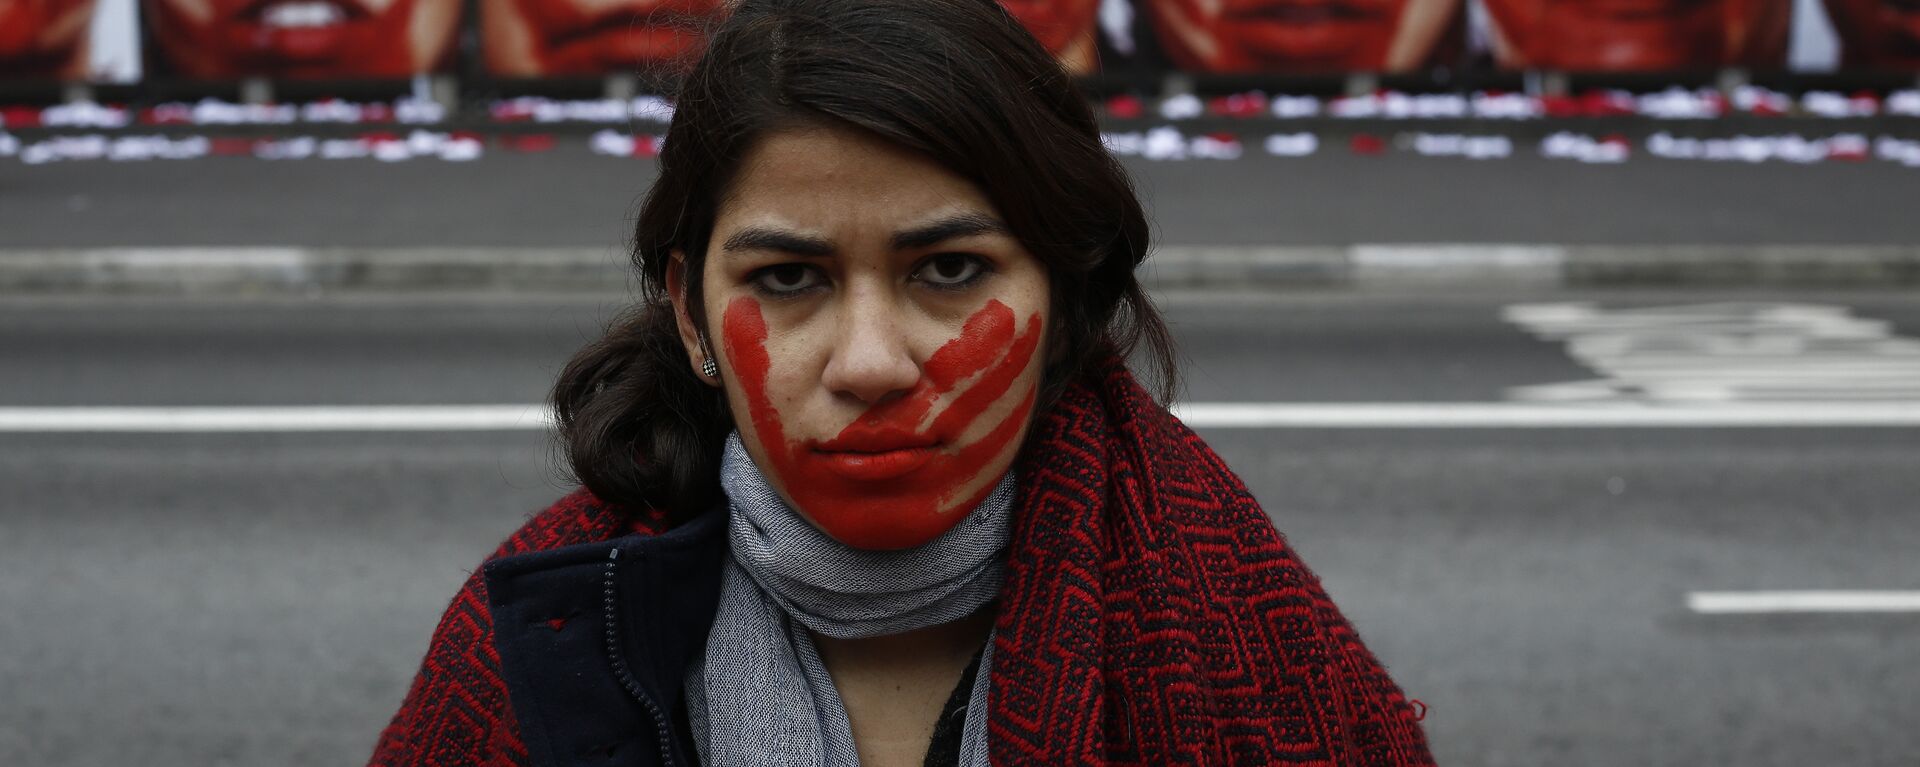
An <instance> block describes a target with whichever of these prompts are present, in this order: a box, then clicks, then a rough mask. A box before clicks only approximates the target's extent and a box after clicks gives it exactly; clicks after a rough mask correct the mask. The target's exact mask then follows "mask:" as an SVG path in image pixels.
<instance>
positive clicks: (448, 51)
mask: <svg viewBox="0 0 1920 767" xmlns="http://www.w3.org/2000/svg"><path fill="white" fill-rule="evenodd" d="M730 2H731V0H0V80H39V81H86V80H91V81H120V82H125V81H130V80H134V79H138V78H140V77H143V76H144V77H154V78H166V79H206V80H232V79H236V78H244V77H267V78H308V79H322V80H359V79H388V78H406V77H410V76H413V75H417V74H421V73H430V72H442V71H456V72H461V73H465V74H480V75H483V76H486V77H493V78H501V79H517V78H533V79H538V78H582V77H584V78H592V77H600V76H605V75H608V74H614V73H621V72H649V71H653V72H662V71H667V72H670V71H672V70H673V69H674V68H675V67H676V66H678V65H681V64H684V63H686V62H688V61H690V60H691V59H692V58H693V57H695V56H697V55H698V54H699V51H700V47H701V45H702V44H703V39H704V35H705V30H707V29H709V28H710V27H711V26H712V25H713V24H714V23H715V22H716V21H717V20H718V19H719V17H720V15H721V14H723V13H725V9H726V7H727V6H728V5H729V4H730ZM1001 4H1002V5H1003V6H1005V7H1006V8H1007V10H1008V11H1009V12H1010V13H1011V14H1012V15H1013V16H1014V17H1015V18H1016V19H1018V20H1019V21H1020V22H1021V23H1022V24H1023V25H1025V26H1026V28H1027V29H1028V30H1030V31H1031V32H1032V33H1033V35H1034V37H1035V38H1037V39H1038V40H1039V41H1040V43H1041V44H1042V45H1043V46H1045V47H1046V48H1047V50H1049V51H1051V52H1052V53H1053V54H1054V55H1055V56H1056V57H1058V58H1059V60H1060V62H1061V64H1062V65H1063V66H1064V67H1065V68H1066V69H1067V70H1069V71H1071V72H1073V73H1075V74H1083V75H1086V74H1097V73H1106V74H1115V75H1123V76H1137V77H1140V78H1141V79H1142V80H1143V81H1146V82H1151V81H1152V78H1153V77H1154V76H1156V75H1158V74H1160V73H1163V72H1167V71H1186V72H1192V73H1196V74H1209V75H1210V74H1250V75H1259V74H1273V75H1287V76H1292V75H1309V76H1311V75H1335V76H1337V75H1340V74H1342V73H1348V72H1385V73H1413V74H1418V73H1421V72H1439V71H1442V70H1446V71H1460V70H1468V71H1472V70H1481V71H1537V70H1550V71H1563V72H1573V73H1694V74H1698V73H1706V72H1713V71H1715V70H1720V69H1725V68H1742V69H1746V70H1749V71H1754V72H1771V71H1797V72H1842V73H1847V72H1875V71H1900V72H1916V71H1920V0H1001ZM467 8H472V9H473V10H474V12H473V13H471V14H467V13H465V12H464V10H465V9H467ZM463 38H464V39H466V40H468V41H469V43H468V44H465V45H456V41H457V40H461V39H463ZM457 57H458V60H456V59H457Z"/></svg>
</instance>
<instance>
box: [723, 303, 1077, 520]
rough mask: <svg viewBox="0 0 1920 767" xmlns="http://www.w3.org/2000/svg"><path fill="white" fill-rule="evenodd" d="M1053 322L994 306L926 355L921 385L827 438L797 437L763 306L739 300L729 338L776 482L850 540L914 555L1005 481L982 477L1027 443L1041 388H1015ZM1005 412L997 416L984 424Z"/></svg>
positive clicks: (798, 506)
mask: <svg viewBox="0 0 1920 767" xmlns="http://www.w3.org/2000/svg"><path fill="white" fill-rule="evenodd" d="M1043 324H1044V323H1043V322H1042V321H1041V318H1040V316H1039V315H1038V314H1035V315H1033V316H1031V317H1030V318H1028V319H1027V321H1026V322H1025V323H1024V327H1023V328H1016V318H1015V315H1014V313H1013V310H1012V309H1011V308H1009V307H1008V306H1007V305H1006V304H1003V303H1001V302H1000V301H998V300H989V301H988V302H987V304H986V306H984V307H982V308H981V309H980V310H979V311H977V312H975V313H974V314H973V315H972V316H971V317H969V318H968V319H967V322H966V324H965V326H964V327H963V328H962V329H961V332H960V334H959V336H957V337H955V338H954V339H952V340H950V341H948V342H947V343H946V344H944V345H942V346H941V347H940V349H939V350H938V351H936V352H935V353H934V354H933V355H932V356H930V357H929V358H928V359H927V360H926V362H925V363H924V364H923V365H922V375H921V379H920V381H919V382H918V384H916V385H915V386H914V388H913V389H912V390H910V391H906V392H904V393H903V394H902V395H901V396H899V397H896V398H893V399H888V400H886V401H883V402H880V403H878V404H876V405H874V406H873V407H871V408H869V409H868V410H867V411H866V412H865V413H863V414H861V415H860V416H859V417H858V418H856V419H855V420H854V422H853V423H851V424H848V425H847V426H846V427H844V428H843V429H842V430H841V431H840V432H839V433H838V434H836V435H834V436H832V437H830V438H825V439H811V438H805V437H798V438H796V436H795V435H788V434H787V430H786V425H785V424H784V422H783V420H782V417H781V414H780V412H779V411H778V409H777V408H776V407H775V405H774V403H773V400H772V398H771V397H770V396H769V394H768V391H767V376H768V372H769V370H770V369H771V367H772V364H773V363H772V359H771V357H770V356H769V354H768V352H767V348H766V342H767V323H766V320H765V319H764V317H763V316H762V314H761V308H760V304H759V302H758V301H756V300H754V299H752V298H746V297H742V298H737V299H734V301H733V302H732V303H730V304H729V305H728V307H727V310H726V313H725V317H724V327H723V333H722V337H723V338H724V348H725V351H726V358H727V360H728V363H729V365H730V366H731V368H732V369H733V370H735V371H736V373H737V375H738V376H739V378H740V382H739V383H740V386H741V388H742V389H743V390H744V395H745V398H746V401H747V406H748V411H749V412H748V413H747V416H748V418H747V421H748V423H749V424H750V425H751V431H750V433H749V434H745V435H743V436H745V437H746V438H748V439H749V440H751V441H753V442H757V443H758V444H759V446H760V448H761V452H763V453H764V455H765V456H766V459H765V460H766V462H767V464H768V465H767V466H763V467H762V468H763V469H764V470H765V471H766V473H767V476H768V479H769V480H770V481H772V482H773V484H774V486H775V487H778V488H779V489H780V490H781V492H783V493H784V494H785V495H786V496H787V498H788V499H789V500H790V501H792V503H793V505H794V508H795V510H796V511H798V512H800V513H801V515H803V516H805V517H806V518H807V519H809V520H811V521H812V522H813V523H814V524H815V525H817V526H819V527H820V529H821V530H823V531H825V532H826V533H827V534H828V535H831V536H833V537H834V538H835V539H836V540H839V541H840V542H842V543H845V544H847V545H849V546H854V547H858V548H865V549H904V548H912V547H915V546H919V545H921V544H924V543H926V542H928V541H930V540H933V539H934V538H935V537H937V536H939V535H940V534H941V533H944V532H946V531H947V530H948V529H951V528H952V526H953V525H954V524H955V523H956V522H958V521H959V519H960V518H961V517H962V516H964V512H965V510H967V509H971V508H973V507H974V506H977V505H979V503H980V502H981V501H982V500H984V499H985V498H986V496H987V494H988V493H989V492H991V491H992V489H993V485H994V481H995V480H997V479H998V477H981V476H979V475H980V474H981V472H982V469H983V467H985V466H986V465H988V464H989V462H991V461H992V460H994V459H996V458H1004V457H1005V453H1006V452H1007V451H1009V450H1014V449H1017V447H1018V445H1017V444H1015V438H1016V437H1017V436H1018V435H1019V434H1020V433H1021V430H1022V429H1023V428H1024V427H1025V425H1026V420H1027V416H1028V414H1029V413H1031V412H1032V410H1033V405H1034V398H1035V396H1036V392H1035V391H1032V390H1029V391H1025V392H1020V391H1016V390H1015V388H1014V384H1015V382H1016V381H1017V380H1019V379H1020V378H1021V377H1022V374H1023V373H1026V372H1027V369H1028V366H1029V365H1031V364H1032V362H1033V359H1034V357H1035V356H1036V355H1035V352H1036V350H1037V349H1038V348H1039V345H1040V337H1041V332H1042V326H1043ZM1016 397H1017V400H1015V398H1016ZM1009 402H1011V407H1008V404H1009ZM997 411H1004V414H1003V415H1000V416H999V417H998V420H995V421H992V422H991V423H985V422H982V418H983V417H984V416H985V415H986V414H987V413H990V412H997ZM746 431H748V430H747V429H745V428H743V432H746Z"/></svg>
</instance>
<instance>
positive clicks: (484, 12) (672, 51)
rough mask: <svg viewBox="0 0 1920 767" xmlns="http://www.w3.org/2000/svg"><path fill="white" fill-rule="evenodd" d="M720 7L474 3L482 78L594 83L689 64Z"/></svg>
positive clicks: (647, 0)
mask: <svg viewBox="0 0 1920 767" xmlns="http://www.w3.org/2000/svg"><path fill="white" fill-rule="evenodd" d="M724 6H725V2H724V0H480V38H481V40H480V43H481V49H482V51H483V52H484V55H485V57H486V62H487V71H488V72H491V73H493V74H495V75H498V76H502V77H543V76H552V75H583V76H596V75H605V74H610V73H615V72H632V71H635V70H645V69H656V68H661V67H671V66H674V65H677V64H681V63H683V62H691V60H692V58H693V57H694V56H696V55H698V53H699V48H700V45H701V42H702V41H703V40H704V39H705V33H704V31H703V30H705V28H706V27H707V26H708V25H709V24H711V23H713V22H714V21H715V16H717V15H718V14H719V13H720V12H721V10H722V9H723V7H724Z"/></svg>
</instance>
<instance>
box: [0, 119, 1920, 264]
mask: <svg viewBox="0 0 1920 767" xmlns="http://www.w3.org/2000/svg"><path fill="white" fill-rule="evenodd" d="M1253 138H1258V137H1257V136H1254V137H1253ZM1127 165H1128V168H1129V170H1130V171H1131V172H1132V173H1133V175H1134V176H1135V178H1136V180H1137V182H1138V185H1139V188H1140V191H1141V195H1142V197H1143V199H1145V200H1146V201H1147V203H1148V204H1149V205H1150V207H1151V209H1152V210H1153V211H1154V218H1155V225H1156V236H1157V237H1158V241H1159V242H1162V243H1170V244H1177V245H1338V244H1347V243H1393V242H1421V243H1429V242H1522V243H1555V244H1650V243H1651V244H1665V243H1679V244H1696V243H1699V244H1736V245H1737V244H1752V243H1760V244H1774V243H1796V244H1798V243H1815V244H1836V243H1853V244H1883V243H1910V242H1914V241H1916V240H1917V239H1920V217H1916V216H1912V215H1908V208H1909V207H1911V206H1910V205H1907V206H1903V205H1902V204H1901V202H1902V201H1910V200H1911V199H1912V198H1913V194H1914V190H1915V189H1916V188H1920V171H1916V170H1915V169H1913V168H1906V167H1901V166H1899V165H1897V164H1894V163H1889V162H1878V161H1876V162H1867V163H1826V164H1819V165H1791V164H1785V163H1770V164H1761V165H1745V164H1728V163H1701V162H1696V161H1675V160H1661V159H1657V158H1652V157H1644V156H1642V157H1636V158H1634V159H1633V160H1632V161H1630V162H1628V163H1625V164H1622V165H1617V166H1589V165H1582V164H1579V163H1575V162H1571V161H1564V160H1548V159H1543V158H1541V157H1539V156H1538V154H1537V153H1536V152H1535V151H1534V150H1533V149H1532V145H1531V144H1530V143H1528V142H1525V141H1522V142H1521V146H1520V151H1519V152H1518V153H1517V154H1516V155H1515V156H1514V157H1512V158H1510V159H1506V160H1498V161H1485V162H1476V161H1470V160H1463V159H1450V158H1421V157H1416V156H1405V155H1402V156H1394V157H1391V158H1382V157H1364V156H1355V155H1352V154H1350V153H1348V152H1347V150H1346V149H1345V148H1344V147H1342V146H1329V147H1326V148H1324V149H1323V150H1322V151H1321V152H1320V153H1319V154H1316V155H1313V156H1311V157H1306V158H1298V159H1290V158H1277V157H1270V156H1266V155H1264V154H1261V153H1260V151H1259V150H1258V146H1257V141H1256V142H1249V153H1248V154H1247V155H1246V156H1245V157H1243V158H1241V159H1240V160H1237V161H1231V162H1220V161H1186V162H1149V161H1145V160H1140V159H1138V158H1134V159H1129V160H1128V161H1127ZM656 172H657V166H656V164H655V163H654V162H653V161H651V160H639V159H626V158H610V157H603V156H598V155H594V154H591V153H590V152H589V151H588V150H587V148H586V143H585V138H584V137H578V136H575V137H563V138H562V140H561V143H560V145H559V147H558V148H556V149H555V150H553V151H551V152H547V153H543V154H511V153H505V152H493V153H490V154H488V155H486V156H484V157H483V158H481V159H479V160H477V161H474V162H470V163H448V162H442V161H438V160H415V161H411V162H403V163H394V164H385V163H379V162H377V161H374V160H354V161H325V160H302V161H285V162H273V161H264V160H255V159H251V158H208V159H203V160H195V161H185V162H169V161H152V162H144V163H109V162H68V163H49V164H46V165H33V166H30V165H25V164H22V163H18V162H12V161H9V162H3V163H0V250H3V249H10V248H43V247H95V246H159V245H305V246H373V247H401V246H409V245H412V246H434V247H442V246H444V247H457V246H461V245H479V246H488V247H514V246H528V247H549V246H561V245H564V246H587V247H596V246H606V247H608V248H610V249H615V250H617V249H619V247H620V245H621V243H622V242H624V240H625V238H627V237H628V236H630V234H631V232H630V229H629V227H631V225H632V224H631V218H632V215H633V214H634V212H635V210H636V205H637V200H638V199H639V196H640V194H641V193H642V192H643V191H644V189H645V188H646V186H647V185H648V184H649V183H651V182H652V180H653V176H654V174H655V173H656Z"/></svg>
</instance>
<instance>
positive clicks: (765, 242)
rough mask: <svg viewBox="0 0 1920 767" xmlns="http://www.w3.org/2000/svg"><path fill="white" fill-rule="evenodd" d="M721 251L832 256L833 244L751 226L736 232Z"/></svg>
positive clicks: (794, 233) (722, 246)
mask: <svg viewBox="0 0 1920 767" xmlns="http://www.w3.org/2000/svg"><path fill="white" fill-rule="evenodd" d="M720 249H721V250H727V251H731V250H777V251H780V252H783V253H792V254H794V255H796V256H816V257H817V256H831V255H833V243H831V242H828V241H827V240H823V239H820V238H818V237H808V236H806V235H804V234H799V233H796V232H789V231H783V230H780V229H774V228H772V227H765V226H750V227H747V228H745V229H741V230H740V231H737V232H734V233H733V236H731V237H728V238H727V241H726V242H725V243H723V244H721V246H720Z"/></svg>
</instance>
